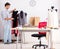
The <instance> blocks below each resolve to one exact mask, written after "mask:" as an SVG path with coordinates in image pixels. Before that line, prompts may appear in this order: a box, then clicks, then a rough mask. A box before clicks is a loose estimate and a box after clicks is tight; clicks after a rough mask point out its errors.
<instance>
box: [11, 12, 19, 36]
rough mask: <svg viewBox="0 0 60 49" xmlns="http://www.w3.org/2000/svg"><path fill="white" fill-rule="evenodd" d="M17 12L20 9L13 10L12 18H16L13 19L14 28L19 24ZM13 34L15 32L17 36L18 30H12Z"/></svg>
mask: <svg viewBox="0 0 60 49" xmlns="http://www.w3.org/2000/svg"><path fill="white" fill-rule="evenodd" d="M17 13H18V11H13V14H12V18H14V20H13V21H12V28H15V27H17V26H18V21H17V17H18V15H17ZM12 34H15V36H17V34H18V31H17V32H16V31H15V30H12Z"/></svg>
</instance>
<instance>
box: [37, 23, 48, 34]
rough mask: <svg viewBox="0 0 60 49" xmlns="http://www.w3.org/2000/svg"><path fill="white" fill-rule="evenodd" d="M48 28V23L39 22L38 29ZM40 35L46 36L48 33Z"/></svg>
mask: <svg viewBox="0 0 60 49" xmlns="http://www.w3.org/2000/svg"><path fill="white" fill-rule="evenodd" d="M46 26H47V22H39V25H38V28H45V27H46ZM39 34H46V32H39Z"/></svg>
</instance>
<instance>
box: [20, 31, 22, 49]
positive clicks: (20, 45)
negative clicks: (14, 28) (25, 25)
mask: <svg viewBox="0 0 60 49" xmlns="http://www.w3.org/2000/svg"><path fill="white" fill-rule="evenodd" d="M20 32H21V35H20V36H21V44H20V49H22V31H20Z"/></svg>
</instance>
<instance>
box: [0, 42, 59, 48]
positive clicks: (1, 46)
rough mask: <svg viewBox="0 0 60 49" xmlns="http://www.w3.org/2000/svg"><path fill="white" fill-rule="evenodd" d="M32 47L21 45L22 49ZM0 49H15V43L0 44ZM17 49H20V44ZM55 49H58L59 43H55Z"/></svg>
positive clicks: (28, 44)
mask: <svg viewBox="0 0 60 49" xmlns="http://www.w3.org/2000/svg"><path fill="white" fill-rule="evenodd" d="M32 45H33V44H32V43H27V44H23V45H22V49H33V48H32ZM0 49H16V43H12V44H4V43H2V42H0ZM17 49H20V43H18V47H17ZM37 49H43V47H41V48H39V47H38V48H37ZM55 49H60V44H59V43H57V44H56V45H55Z"/></svg>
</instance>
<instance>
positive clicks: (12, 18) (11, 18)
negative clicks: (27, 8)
mask: <svg viewBox="0 0 60 49" xmlns="http://www.w3.org/2000/svg"><path fill="white" fill-rule="evenodd" d="M5 20H14V18H5Z"/></svg>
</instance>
